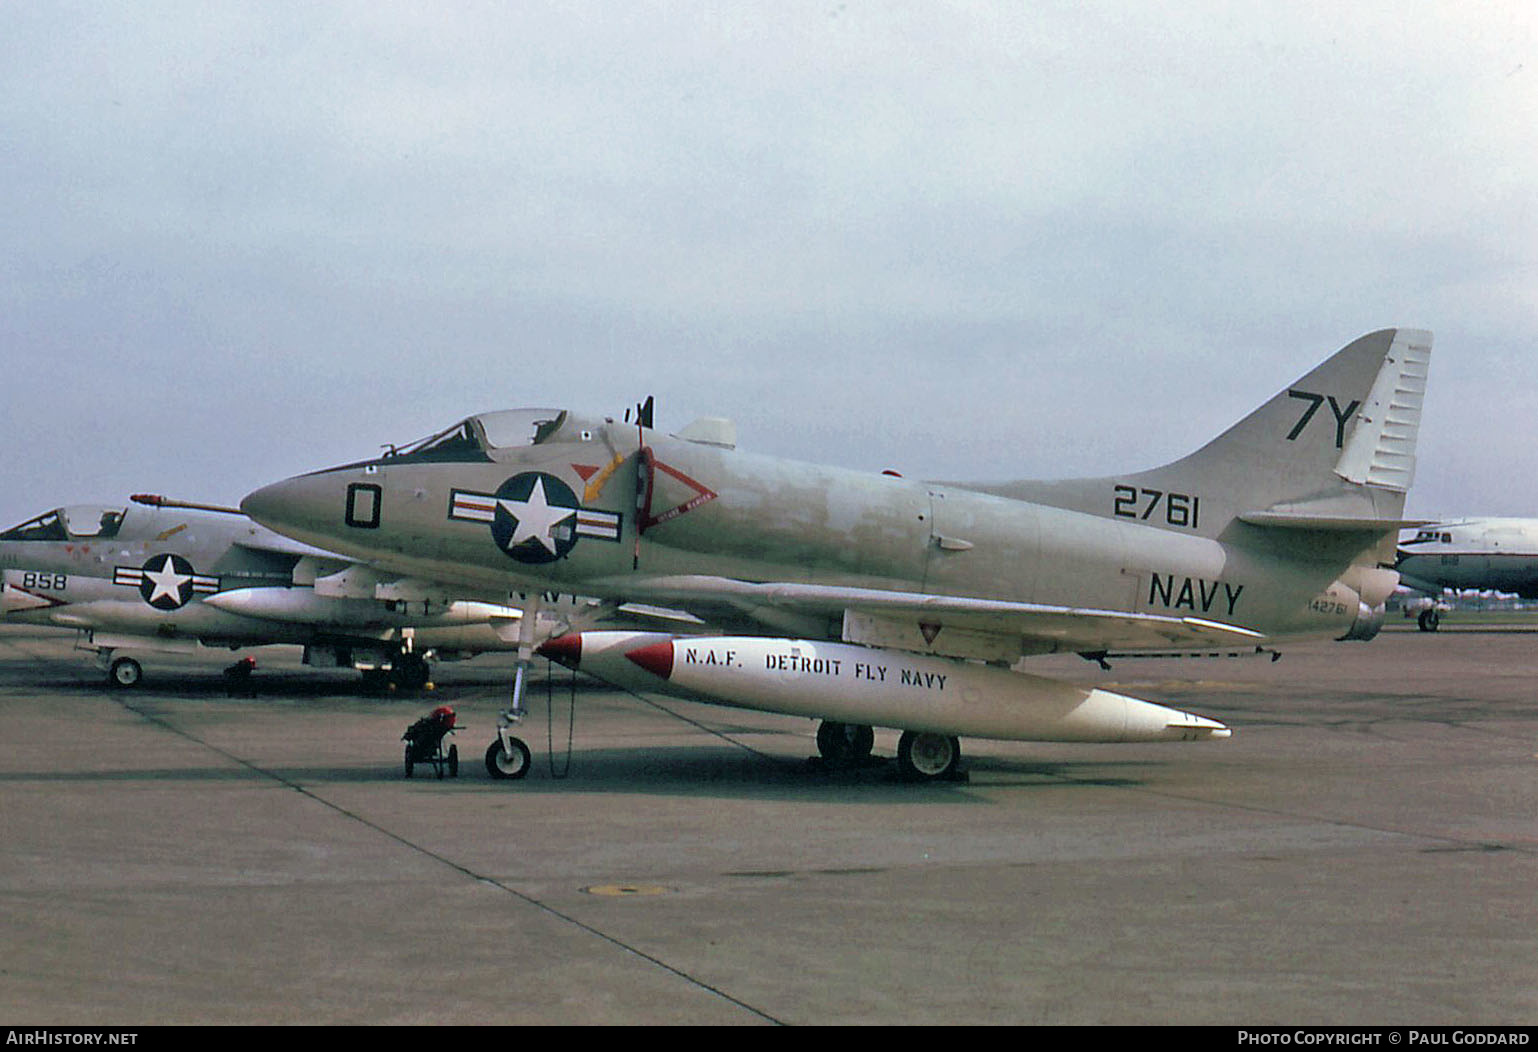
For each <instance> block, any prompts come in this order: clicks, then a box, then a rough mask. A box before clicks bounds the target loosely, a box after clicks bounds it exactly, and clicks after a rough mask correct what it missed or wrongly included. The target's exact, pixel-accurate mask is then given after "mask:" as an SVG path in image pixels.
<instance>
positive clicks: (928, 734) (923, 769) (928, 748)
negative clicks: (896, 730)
mask: <svg viewBox="0 0 1538 1052" xmlns="http://www.w3.org/2000/svg"><path fill="white" fill-rule="evenodd" d="M960 764H961V741H960V739H958V738H956V737H954V736H952V735H945V734H936V733H934V732H933V731H903V735H902V737H901V738H899V739H898V740H897V773H898V774H900V775H901V776H902V777H903V779H904V780H905V781H910V782H938V781H944V780H948V779H949V780H954V779H956V778H958V777H960V775H959V773H958V771H957V768H958V767H959V766H960Z"/></svg>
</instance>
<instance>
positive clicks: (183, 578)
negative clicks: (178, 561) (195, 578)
mask: <svg viewBox="0 0 1538 1052" xmlns="http://www.w3.org/2000/svg"><path fill="white" fill-rule="evenodd" d="M144 576H145V579H146V580H149V581H152V582H154V585H155V591H154V592H152V593H151V594H150V598H149V601H150V602H151V603H153V602H154V601H155V600H156V599H159V598H160V597H161V596H167V597H169V598H170V599H171V600H172V601H173V602H176V603H180V602H181V601H182V585H184V584H186V583H187V582H188V581H190V580H192V575H191V574H185V573H177V572H176V566H175V564H174V563H172V562H171V557H170V556H169V555H168V556H166V561H165V562H163V563H161V564H160V569H159V570H145V571H144Z"/></svg>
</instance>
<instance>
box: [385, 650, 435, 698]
mask: <svg viewBox="0 0 1538 1052" xmlns="http://www.w3.org/2000/svg"><path fill="white" fill-rule="evenodd" d="M431 678H432V669H431V668H429V667H428V664H427V662H426V661H424V660H423V659H422V658H419V657H417V656H416V655H415V654H402V655H401V656H400V657H398V658H396V659H395V667H394V668H392V669H391V670H390V679H391V681H392V682H394V684H395V685H396V686H397V687H399V688H400V689H402V690H421V689H422V688H423V687H425V686H427V681H428V680H429V679H431Z"/></svg>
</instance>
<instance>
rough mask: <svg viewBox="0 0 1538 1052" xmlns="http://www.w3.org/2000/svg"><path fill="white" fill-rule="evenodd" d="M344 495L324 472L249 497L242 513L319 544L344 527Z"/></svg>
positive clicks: (264, 487)
mask: <svg viewBox="0 0 1538 1052" xmlns="http://www.w3.org/2000/svg"><path fill="white" fill-rule="evenodd" d="M342 491H343V487H342V485H341V484H340V483H339V482H337V481H336V480H334V479H332V478H330V477H328V475H327V473H325V472H321V473H319V474H315V475H297V476H295V477H294V478H291V479H284V480H283V481H282V482H274V483H273V484H272V485H270V486H263V487H262V488H261V489H259V490H257V491H255V492H254V493H248V494H246V497H245V499H244V500H242V501H241V502H240V510H241V511H243V512H245V513H246V514H247V515H249V516H250V517H251V518H253V519H255V520H256V521H257V522H259V523H261V524H262V525H263V526H266V527H268V528H270V529H274V530H277V531H278V532H279V533H282V534H287V535H288V536H290V537H294V538H297V539H299V540H303V541H308V542H310V543H312V544H319V543H321V542H322V541H324V540H325V539H326V537H327V535H328V534H334V533H335V532H336V529H337V527H338V526H340V525H341V523H342V519H343V512H344V509H343V497H342Z"/></svg>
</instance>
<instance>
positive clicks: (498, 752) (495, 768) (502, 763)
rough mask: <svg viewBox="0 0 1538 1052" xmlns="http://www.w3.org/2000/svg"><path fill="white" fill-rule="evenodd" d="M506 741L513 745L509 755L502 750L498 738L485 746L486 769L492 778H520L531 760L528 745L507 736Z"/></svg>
mask: <svg viewBox="0 0 1538 1052" xmlns="http://www.w3.org/2000/svg"><path fill="white" fill-rule="evenodd" d="M507 743H508V744H509V745H511V746H512V747H513V752H512V755H511V756H509V755H508V754H507V753H505V752H503V751H502V740H501V739H500V738H499V739H497V740H496V741H494V742H492V743H491V744H490V745H488V746H487V747H486V771H487V773H488V774H490V775H491V776H492V777H493V778H522V777H523V776H524V775H526V774H528V773H529V767H530V765H531V764H532V762H533V761H532V759H531V757H530V756H529V747H528V746H527V745H525V744H523V742H521V741H519V740H518V739H517V738H509V739H507Z"/></svg>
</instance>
